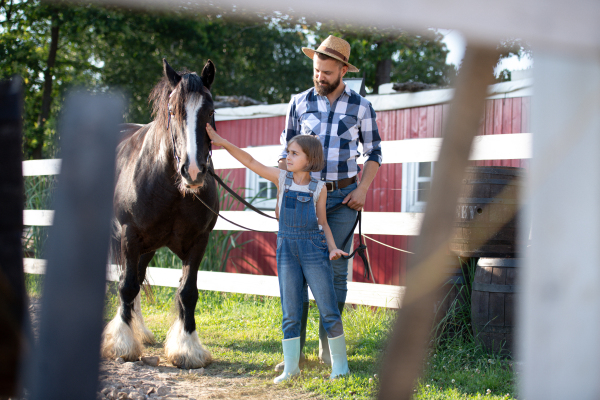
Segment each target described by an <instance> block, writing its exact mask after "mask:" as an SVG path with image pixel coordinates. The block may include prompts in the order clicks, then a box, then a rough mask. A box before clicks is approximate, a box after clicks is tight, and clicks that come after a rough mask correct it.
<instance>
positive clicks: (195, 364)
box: [165, 319, 212, 369]
mask: <svg viewBox="0 0 600 400" xmlns="http://www.w3.org/2000/svg"><path fill="white" fill-rule="evenodd" d="M165 356H166V358H167V361H169V362H170V363H172V364H173V365H174V366H176V367H179V368H182V369H196V368H202V367H206V366H207V365H209V364H210V363H211V362H212V356H211V354H210V351H208V350H206V349H205V348H204V347H203V346H202V343H201V342H200V339H199V338H198V333H197V332H196V331H194V332H192V333H187V332H186V331H185V330H184V329H183V323H182V322H181V321H180V320H179V319H178V320H177V321H175V323H174V324H173V326H172V327H171V329H169V332H168V333H167V338H166V340H165Z"/></svg>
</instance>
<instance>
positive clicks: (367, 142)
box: [359, 103, 383, 165]
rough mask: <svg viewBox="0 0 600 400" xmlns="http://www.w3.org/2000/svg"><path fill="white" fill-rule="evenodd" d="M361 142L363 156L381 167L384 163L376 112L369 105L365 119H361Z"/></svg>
mask: <svg viewBox="0 0 600 400" xmlns="http://www.w3.org/2000/svg"><path fill="white" fill-rule="evenodd" d="M359 140H360V142H361V143H362V145H363V155H364V156H365V157H367V161H375V162H376V163H378V164H379V165H381V162H382V161H383V158H382V156H381V137H380V136H379V130H378V129H377V121H376V115H375V110H373V106H372V105H371V104H370V103H369V107H368V108H366V110H365V113H364V115H363V117H362V118H361V119H360V131H359Z"/></svg>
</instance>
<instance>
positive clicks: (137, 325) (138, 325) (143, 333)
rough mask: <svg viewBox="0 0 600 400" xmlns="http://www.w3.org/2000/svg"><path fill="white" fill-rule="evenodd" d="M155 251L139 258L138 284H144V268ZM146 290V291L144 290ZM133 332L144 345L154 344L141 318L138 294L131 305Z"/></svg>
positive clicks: (151, 335) (140, 298)
mask: <svg viewBox="0 0 600 400" xmlns="http://www.w3.org/2000/svg"><path fill="white" fill-rule="evenodd" d="M154 253H156V252H155V251H151V252H150V253H146V254H142V256H141V257H140V262H139V263H138V282H140V284H142V283H144V279H146V268H148V264H149V263H150V261H152V257H154ZM144 290H148V289H144ZM132 326H133V332H134V333H135V335H136V336H138V337H139V339H140V340H141V341H142V343H144V344H154V343H155V342H156V341H155V340H154V334H153V333H152V331H151V330H150V329H148V328H147V327H146V324H144V317H143V316H142V293H141V291H140V293H138V295H137V296H136V297H135V303H134V304H133V325H132Z"/></svg>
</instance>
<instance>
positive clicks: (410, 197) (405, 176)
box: [401, 162, 435, 212]
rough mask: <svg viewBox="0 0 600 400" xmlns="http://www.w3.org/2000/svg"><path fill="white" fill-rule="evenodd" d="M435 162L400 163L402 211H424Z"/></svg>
mask: <svg viewBox="0 0 600 400" xmlns="http://www.w3.org/2000/svg"><path fill="white" fill-rule="evenodd" d="M434 167H435V163H433V162H415V163H403V164H402V208H401V209H402V212H425V205H426V204H427V196H428V195H429V190H430V188H431V179H432V177H433V170H434Z"/></svg>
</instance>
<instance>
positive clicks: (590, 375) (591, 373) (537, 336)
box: [518, 37, 600, 399]
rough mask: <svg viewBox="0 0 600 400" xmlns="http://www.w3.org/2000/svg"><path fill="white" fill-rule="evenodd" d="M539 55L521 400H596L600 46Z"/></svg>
mask: <svg viewBox="0 0 600 400" xmlns="http://www.w3.org/2000/svg"><path fill="white" fill-rule="evenodd" d="M595 39H596V40H597V37H595ZM535 57H536V58H535V71H534V78H535V101H534V102H533V103H532V104H533V110H532V116H533V121H532V122H533V131H534V133H535V136H534V140H533V160H532V163H531V170H530V174H529V181H528V183H527V185H526V198H525V203H526V204H527V210H528V215H527V218H525V219H524V220H525V221H527V220H531V221H533V225H532V238H531V247H528V248H527V252H526V257H525V260H524V268H523V269H522V271H521V272H522V276H521V284H522V285H521V287H522V288H523V290H522V294H521V296H522V297H521V298H522V301H521V304H520V305H521V307H520V313H519V315H518V318H519V326H520V327H521V329H520V330H519V331H520V341H519V342H518V343H519V350H520V351H519V352H518V357H519V358H520V359H522V361H523V371H522V380H521V385H520V386H521V387H520V389H521V393H520V396H519V397H522V398H525V399H567V398H577V399H597V398H598V393H600V380H598V374H599V373H600V340H598V337H599V335H600V290H598V287H599V286H600V265H599V260H600V246H599V245H598V243H599V241H600V207H599V204H600V184H599V183H600V113H599V112H598V111H599V110H600V59H599V58H598V50H597V48H596V49H594V50H592V49H591V48H590V49H589V50H587V51H585V52H574V53H572V54H569V55H568V56H567V55H566V54H561V53H560V52H558V51H557V50H550V49H548V48H546V49H545V50H539V51H536V54H535ZM523 228H527V227H526V226H525V227H523ZM523 228H522V231H525V232H527V230H525V229H523Z"/></svg>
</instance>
